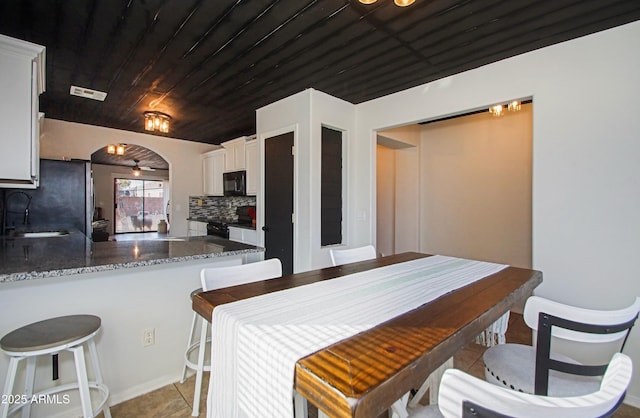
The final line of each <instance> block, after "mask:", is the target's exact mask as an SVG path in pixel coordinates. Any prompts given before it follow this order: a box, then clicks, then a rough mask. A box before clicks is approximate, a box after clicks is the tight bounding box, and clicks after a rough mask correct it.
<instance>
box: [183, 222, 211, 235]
mask: <svg viewBox="0 0 640 418" xmlns="http://www.w3.org/2000/svg"><path fill="white" fill-rule="evenodd" d="M204 235H207V223H206V222H200V221H189V229H188V231H187V236H188V237H201V236H204Z"/></svg>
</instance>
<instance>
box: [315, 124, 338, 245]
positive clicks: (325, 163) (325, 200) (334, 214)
mask: <svg viewBox="0 0 640 418" xmlns="http://www.w3.org/2000/svg"><path fill="white" fill-rule="evenodd" d="M321 155H322V164H321V187H320V222H321V224H320V229H321V231H320V241H321V245H322V246H326V245H335V244H342V180H343V175H342V132H341V131H337V130H335V129H331V128H327V127H324V126H323V127H322V154H321Z"/></svg>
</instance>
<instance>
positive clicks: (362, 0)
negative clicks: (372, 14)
mask: <svg viewBox="0 0 640 418" xmlns="http://www.w3.org/2000/svg"><path fill="white" fill-rule="evenodd" d="M358 1H359V2H360V3H362V4H373V3H375V2H376V1H378V0H358Z"/></svg>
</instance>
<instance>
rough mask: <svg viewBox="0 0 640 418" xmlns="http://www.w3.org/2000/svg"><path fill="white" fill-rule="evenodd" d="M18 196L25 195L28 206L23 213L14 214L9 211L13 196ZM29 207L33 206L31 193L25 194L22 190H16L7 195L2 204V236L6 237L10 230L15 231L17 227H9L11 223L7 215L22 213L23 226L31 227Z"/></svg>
mask: <svg viewBox="0 0 640 418" xmlns="http://www.w3.org/2000/svg"><path fill="white" fill-rule="evenodd" d="M16 195H23V196H25V197H26V198H27V205H26V206H25V208H24V211H23V212H12V211H9V210H8V209H7V206H8V205H9V201H10V200H11V198H12V197H13V196H16ZM29 206H31V195H30V194H29V193H26V192H23V191H22V190H16V191H14V192H11V193H8V194H6V195H5V197H4V202H3V204H2V211H3V212H2V235H6V234H7V232H8V231H9V230H10V229H15V226H13V227H10V226H9V221H8V220H7V214H9V213H22V214H23V217H22V224H23V225H29Z"/></svg>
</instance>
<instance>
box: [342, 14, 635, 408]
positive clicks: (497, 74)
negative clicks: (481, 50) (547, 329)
mask: <svg viewBox="0 0 640 418" xmlns="http://www.w3.org/2000/svg"><path fill="white" fill-rule="evenodd" d="M638 39H640V22H634V23H630V24H627V25H624V26H621V27H618V28H614V29H610V30H607V31H604V32H600V33H596V34H593V35H590V36H587V37H583V38H579V39H575V40H572V41H569V42H565V43H562V44H558V45H555V46H552V47H547V48H543V49H540V50H536V51H533V52H530V53H527V54H523V55H519V56H516V57H513V58H509V59H506V60H503V61H500V62H497V63H494V64H490V65H487V66H484V67H481V68H478V69H475V70H471V71H467V72H464V73H460V74H457V75H454V76H451V77H447V78H445V79H441V80H438V81H434V82H432V83H428V84H425V85H422V86H419V87H416V88H412V89H408V90H405V91H402V92H399V93H397V94H393V95H389V96H385V97H383V98H380V99H377V100H372V101H369V102H365V103H361V104H359V105H357V106H356V113H357V132H356V138H355V141H354V142H356V143H357V145H356V146H355V148H356V149H355V150H354V151H355V152H354V154H353V155H354V156H357V157H354V158H358V160H359V161H358V164H359V165H360V167H361V169H362V170H363V171H365V172H367V171H368V172H370V173H371V175H370V176H369V177H368V178H366V177H361V178H360V181H359V183H358V184H357V185H356V187H354V188H353V190H354V191H355V194H356V196H354V200H355V201H356V202H357V203H356V204H359V205H362V206H364V205H365V204H366V203H367V202H368V205H367V207H368V210H369V211H370V212H371V213H374V212H375V184H374V181H375V180H374V179H375V176H374V175H373V174H374V171H375V158H374V155H375V131H377V130H380V129H385V128H389V127H395V126H401V125H406V124H409V123H415V122H418V121H423V120H429V119H435V118H438V117H442V116H445V115H451V114H456V113H459V112H461V111H466V110H475V109H481V108H485V107H487V106H488V105H490V104H494V103H497V102H503V101H506V100H509V99H514V98H524V97H533V101H534V110H535V111H534V114H533V157H532V158H533V180H532V181H533V213H532V218H533V227H532V234H533V267H534V268H535V269H538V270H541V271H542V272H543V275H544V282H543V284H542V285H541V286H540V287H539V288H538V289H537V293H539V294H541V295H543V296H547V297H551V298H554V299H556V300H560V301H563V302H567V303H573V304H577V305H582V306H587V307H593V308H615V307H621V306H624V305H627V304H630V303H631V302H632V301H633V299H634V297H635V296H636V295H639V294H640V280H638V278H637V272H638V271H639V270H640V257H638V256H637V254H638V252H639V251H640V222H639V221H638V214H639V213H640V193H638V184H640V164H638V163H637V160H638V156H639V155H640V141H638V132H640V118H639V117H638V115H639V114H640V101H639V100H638V97H639V96H640V78H639V77H638V72H637V71H638V68H640V48H638V42H637V40H638ZM374 229H375V222H373V221H371V222H370V224H369V225H368V227H363V228H355V229H354V230H353V234H354V238H355V239H357V240H358V241H361V242H375V230H374ZM625 352H626V353H628V354H629V355H630V356H632V358H633V360H634V362H635V363H636V364H640V330H639V329H638V327H636V328H635V329H634V330H633V332H632V333H631V337H630V339H629V341H628V342H627V347H626V349H625ZM627 402H630V403H633V404H635V405H638V406H640V378H639V377H638V375H637V374H636V375H635V376H634V379H633V382H632V386H631V388H630V390H629V396H628V397H627Z"/></svg>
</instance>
